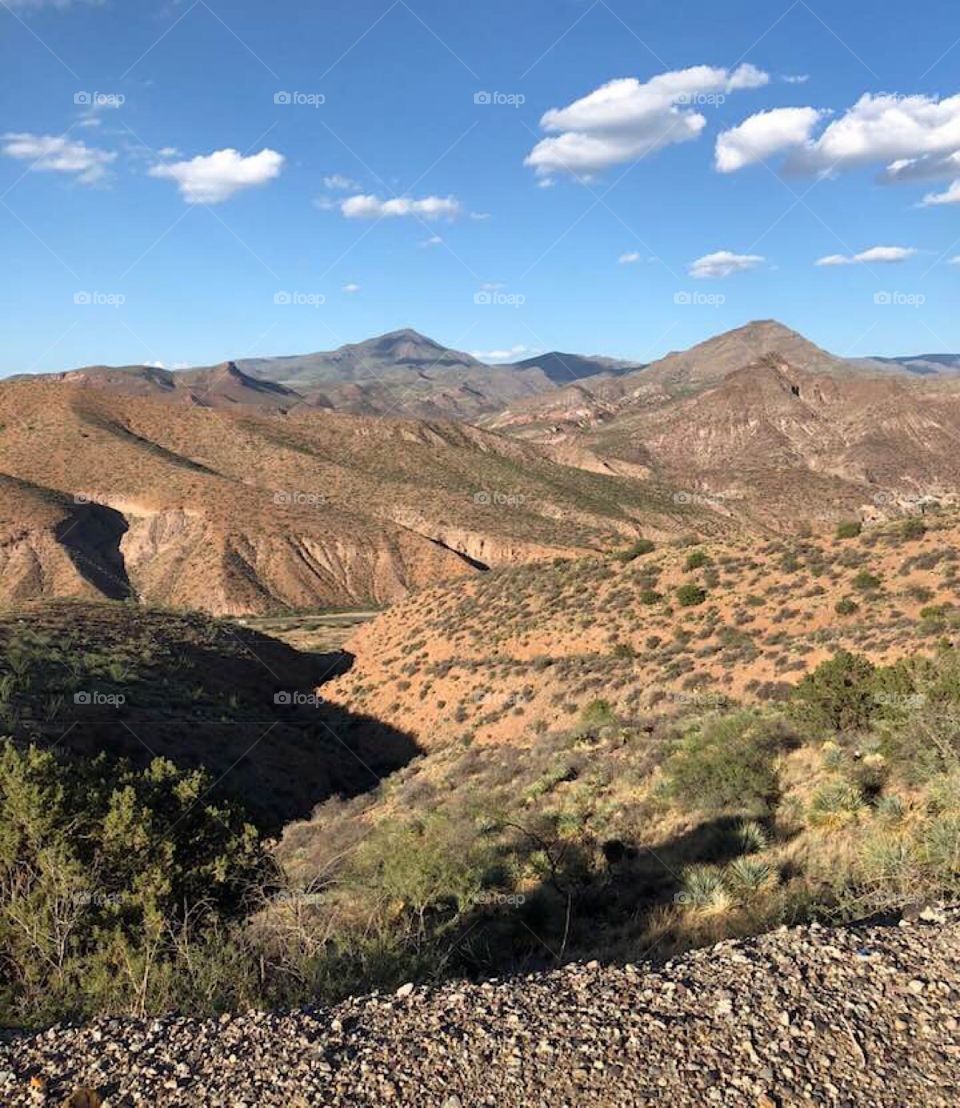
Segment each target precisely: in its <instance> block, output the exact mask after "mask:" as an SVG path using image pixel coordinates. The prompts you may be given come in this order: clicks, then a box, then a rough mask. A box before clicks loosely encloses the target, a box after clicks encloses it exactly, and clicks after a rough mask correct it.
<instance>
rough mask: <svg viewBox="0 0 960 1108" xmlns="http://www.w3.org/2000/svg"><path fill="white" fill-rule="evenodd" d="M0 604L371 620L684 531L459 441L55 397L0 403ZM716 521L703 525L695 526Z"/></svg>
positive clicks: (605, 490)
mask: <svg viewBox="0 0 960 1108" xmlns="http://www.w3.org/2000/svg"><path fill="white" fill-rule="evenodd" d="M0 473H2V474H4V475H5V479H4V480H3V481H2V482H0V565H2V566H3V568H4V574H3V578H2V585H0V597H2V598H4V599H7V600H16V599H22V598H30V597H43V596H64V595H66V596H91V595H105V596H109V597H111V598H123V597H128V596H129V597H136V598H139V599H141V600H144V601H146V602H149V603H163V604H171V605H174V606H188V607H199V608H203V609H205V610H207V611H209V612H213V613H223V614H240V613H251V612H254V613H255V612H269V611H277V610H282V609H294V610H302V609H305V608H314V609H315V608H320V607H332V606H339V605H355V604H357V603H359V604H367V603H370V602H374V603H380V602H385V601H390V600H393V599H396V598H398V597H399V596H402V595H403V594H404V593H405V592H407V591H408V590H409V589H410V588H416V587H420V586H423V585H425V584H429V583H431V582H433V581H437V580H442V579H446V578H451V577H458V576H465V575H472V574H475V573H476V572H477V571H478V569H481V568H484V567H486V566H490V565H503V564H511V563H515V562H523V561H527V560H531V559H539V558H544V557H551V556H557V555H570V554H576V553H578V552H580V553H582V552H585V551H589V550H604V549H609V548H610V547H611V546H615V545H617V544H619V543H621V542H622V541H624V540H625V539H626V538H627V537H629V536H630V535H635V534H636V533H637V532H638V529H639V527H640V526H641V525H644V526H647V527H650V528H652V529H653V530H654V531H655V532H657V533H677V532H679V531H680V530H682V529H684V528H685V527H688V526H689V525H690V522H691V521H692V520H693V518H694V517H696V516H702V517H704V525H705V526H706V527H707V528H708V530H709V529H716V528H721V529H722V528H723V527H724V526H725V523H724V521H723V519H722V518H721V517H720V516H717V515H715V513H711V512H709V511H707V512H703V511H700V510H699V509H698V508H697V506H690V505H678V504H676V503H674V501H673V499H672V497H671V496H670V495H669V493H668V492H667V491H666V490H665V489H662V488H660V487H659V486H657V485H656V484H655V483H652V482H642V483H641V482H638V481H635V480H630V479H626V478H619V477H614V476H610V475H607V474H604V473H588V472H585V471H583V470H580V469H576V468H573V467H570V466H564V465H560V464H558V463H556V462H554V461H552V460H551V458H550V456H549V454H548V453H547V452H545V451H544V450H543V449H542V448H539V447H536V446H528V445H524V444H520V443H517V442H515V441H513V440H511V439H508V438H504V437H502V436H499V435H496V434H492V433H489V432H484V431H480V430H477V429H475V428H472V427H469V426H463V425H458V424H450V423H424V422H415V421H402V420H389V421H384V420H379V419H365V418H362V417H355V416H347V415H339V414H336V415H335V414H332V413H327V412H322V411H316V410H312V411H311V410H298V411H297V412H294V413H292V414H290V415H289V416H286V417H281V418H278V417H277V416H275V415H272V414H258V413H254V412H251V411H250V410H248V409H246V408H239V409H237V410H232V411H229V412H228V411H218V410H213V409H210V408H204V407H196V406H191V405H185V406H178V407H176V408H171V407H170V406H169V405H167V404H166V403H164V402H162V401H157V400H155V399H152V398H150V397H142V396H125V395H119V394H117V393H116V392H114V391H111V390H108V389H93V388H89V387H85V386H82V385H75V384H70V383H66V382H50V381H31V380H26V379H24V380H19V381H11V382H7V383H5V384H3V385H2V386H0ZM711 517H714V518H713V522H712V523H711V522H710V519H711Z"/></svg>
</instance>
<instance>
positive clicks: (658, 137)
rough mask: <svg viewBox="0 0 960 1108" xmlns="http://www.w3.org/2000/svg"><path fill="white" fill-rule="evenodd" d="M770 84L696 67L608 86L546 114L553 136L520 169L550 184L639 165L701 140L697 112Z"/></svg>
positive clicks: (740, 73) (763, 76)
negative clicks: (559, 177)
mask: <svg viewBox="0 0 960 1108" xmlns="http://www.w3.org/2000/svg"><path fill="white" fill-rule="evenodd" d="M769 81H770V75H769V74H768V73H764V72H763V71H762V70H759V69H757V68H756V67H755V66H752V65H741V66H739V67H738V68H737V69H735V70H732V71H731V70H728V69H718V68H714V67H712V66H707V65H700V66H694V67H692V68H690V69H682V70H673V71H669V72H666V73H660V74H658V75H657V76H656V77H651V78H650V80H649V81H645V82H641V81H638V80H637V79H636V78H635V77H623V78H619V79H617V80H614V81H609V82H608V83H607V84H605V85H601V86H600V88H598V89H595V90H594V91H593V92H591V93H589V94H588V95H587V96H584V97H581V99H579V100H575V101H574V102H573V103H572V104H568V105H567V106H566V107H565V108H551V109H550V110H549V111H548V112H546V113H545V114H544V115H543V117H542V118H541V120H540V125H541V127H542V128H543V129H544V130H545V131H546V132H548V134H549V136H550V137H548V138H545V139H541V141H540V142H538V143H537V145H536V146H534V148H533V149H532V150H531V151H530V153H529V154H528V155H527V157H526V159H525V160H524V164H525V165H528V166H530V167H531V168H532V169H533V170H534V172H535V173H536V174H537V175H538V176H540V177H542V178H544V179H545V180H550V179H551V178H550V174H554V173H560V172H566V173H572V174H576V175H585V176H590V175H591V174H594V173H597V172H599V171H600V170H603V169H607V168H609V167H610V166H613V165H621V164H623V163H625V162H633V161H637V160H638V159H640V158H643V157H646V156H647V155H649V154H652V153H655V152H656V151H657V150H661V149H663V148H664V147H665V146H671V145H673V144H675V143H681V142H690V141H692V140H693V139H696V138H698V137H699V136H700V134H701V132H702V131H703V129H704V128H705V127H706V124H707V120H706V117H705V116H704V115H703V114H702V113H701V112H700V111H698V110H697V108H698V107H700V106H704V105H707V104H717V103H719V102H721V101H722V99H723V98H724V97H725V96H726V94H728V93H731V92H737V91H739V90H741V89H751V88H760V87H761V86H763V85H766V84H768V83H769Z"/></svg>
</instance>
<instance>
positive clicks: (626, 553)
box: [615, 539, 656, 562]
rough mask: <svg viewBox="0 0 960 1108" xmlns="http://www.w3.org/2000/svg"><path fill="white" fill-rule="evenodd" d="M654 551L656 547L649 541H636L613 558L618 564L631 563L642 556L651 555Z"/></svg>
mask: <svg viewBox="0 0 960 1108" xmlns="http://www.w3.org/2000/svg"><path fill="white" fill-rule="evenodd" d="M655 549H656V546H655V544H654V543H653V542H652V541H651V540H650V539H637V541H636V542H635V543H633V544H632V545H631V546H628V547H627V549H626V550H621V551H619V552H618V553H617V554H616V555H615V557H616V559H617V561H619V562H632V561H633V560H634V559H635V558H639V557H641V556H642V555H644V554H652V553H653V551H654V550H655Z"/></svg>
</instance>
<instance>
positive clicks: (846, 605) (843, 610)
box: [833, 596, 860, 616]
mask: <svg viewBox="0 0 960 1108" xmlns="http://www.w3.org/2000/svg"><path fill="white" fill-rule="evenodd" d="M833 610H834V611H835V612H836V613H837V615H838V616H852V615H854V614H855V613H857V612H859V611H860V605H859V604H858V603H857V602H856V601H855V600H854V599H853V598H852V597H849V596H844V597H841V599H840V600H838V601H837V602H836V604H834V606H833Z"/></svg>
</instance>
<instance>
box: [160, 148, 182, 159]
mask: <svg viewBox="0 0 960 1108" xmlns="http://www.w3.org/2000/svg"><path fill="white" fill-rule="evenodd" d="M157 153H158V154H159V155H160V157H161V158H179V157H180V151H179V150H178V149H177V148H176V147H175V146H161V147H160V149H159V150H158V151H157Z"/></svg>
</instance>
